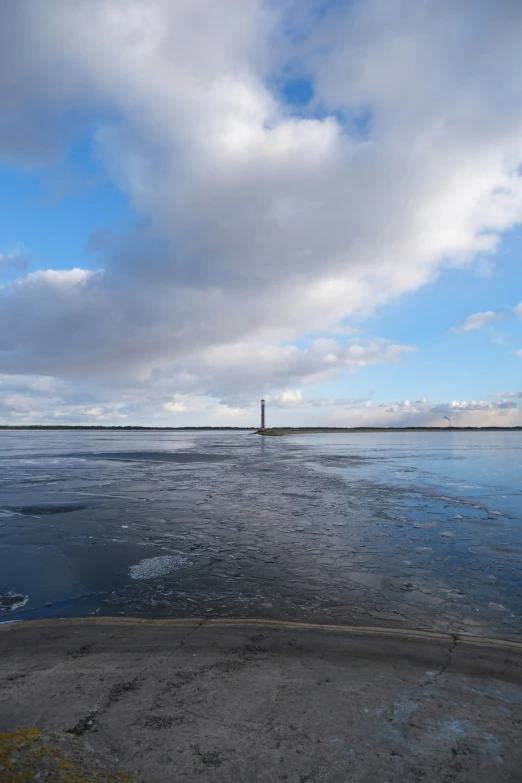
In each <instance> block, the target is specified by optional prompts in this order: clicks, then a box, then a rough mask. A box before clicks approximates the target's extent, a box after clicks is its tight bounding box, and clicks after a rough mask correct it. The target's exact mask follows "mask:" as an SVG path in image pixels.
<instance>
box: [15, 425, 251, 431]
mask: <svg viewBox="0 0 522 783" xmlns="http://www.w3.org/2000/svg"><path fill="white" fill-rule="evenodd" d="M255 429H256V427H140V426H119V425H115V426H109V425H104V424H0V430H88V431H91V430H117V431H118V432H120V431H122V430H123V431H126V432H127V431H129V430H130V431H143V430H146V431H150V430H152V431H161V432H163V431H167V432H172V431H173V432H178V431H183V432H184V431H192V430H196V431H199V430H250V431H252V430H255Z"/></svg>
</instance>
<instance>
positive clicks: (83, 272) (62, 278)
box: [13, 267, 99, 288]
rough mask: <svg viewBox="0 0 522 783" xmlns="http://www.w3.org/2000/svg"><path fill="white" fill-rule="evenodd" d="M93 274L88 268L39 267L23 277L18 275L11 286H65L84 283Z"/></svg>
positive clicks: (93, 275) (92, 276)
mask: <svg viewBox="0 0 522 783" xmlns="http://www.w3.org/2000/svg"><path fill="white" fill-rule="evenodd" d="M98 274H99V273H98ZM95 276H96V273H95V272H92V271H91V270H89V269H78V267H75V268H74V269H39V270H37V271H36V272H31V273H30V274H28V275H26V276H25V277H18V278H17V279H16V280H15V281H14V283H13V286H16V287H17V288H23V287H34V288H43V287H44V286H53V287H55V288H58V287H60V288H65V287H68V286H71V287H72V286H80V285H85V283H87V282H88V281H89V280H91V279H92V278H94V277H95Z"/></svg>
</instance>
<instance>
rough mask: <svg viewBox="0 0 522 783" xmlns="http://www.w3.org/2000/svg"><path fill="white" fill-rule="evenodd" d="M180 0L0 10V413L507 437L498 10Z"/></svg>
mask: <svg viewBox="0 0 522 783" xmlns="http://www.w3.org/2000/svg"><path fill="white" fill-rule="evenodd" d="M196 4H197V5H198V7H199V8H198V9H197V10H198V13H196V14H195V13H194V8H193V7H191V6H190V4H188V3H184V2H181V3H179V4H176V7H173V6H172V5H171V4H170V3H168V2H167V0H151V2H148V3H145V2H143V4H141V5H140V4H139V3H138V4H136V3H134V4H133V3H131V2H130V0H120V2H116V0H96V3H95V4H94V5H93V7H92V9H91V10H92V13H91V14H90V16H89V17H88V19H86V18H85V17H84V16H83V14H84V11H85V9H84V6H83V4H82V3H81V2H80V0H72V1H71V2H70V3H68V4H64V3H63V2H62V0H50V1H49V4H48V5H47V6H46V9H47V10H48V13H47V14H42V10H41V9H40V8H39V6H38V4H37V3H35V2H32V1H31V0H30V1H29V2H28V3H27V4H26V5H25V6H24V8H20V7H15V6H14V5H13V6H11V7H10V8H9V9H4V10H3V11H2V14H3V21H4V23H5V24H4V29H7V30H10V31H11V33H12V34H11V37H10V39H9V41H6V42H5V46H4V47H3V50H2V53H0V70H1V72H2V73H3V74H4V76H2V77H1V78H0V93H1V94H2V95H1V97H2V99H3V103H2V105H3V106H4V107H5V111H4V116H5V118H6V119H5V120H4V122H3V124H0V254H1V255H0V284H1V286H2V287H1V288H0V300H1V301H0V329H1V332H2V335H3V338H2V342H1V343H0V379H1V380H0V421H2V422H4V423H9V422H26V423H34V422H46V421H53V422H54V421H63V422H78V423H85V422H92V423H96V422H100V423H139V424H146V423H151V424H159V423H163V424H172V425H183V424H198V423H201V424H212V423H214V424H218V423H226V424H238V425H249V424H250V423H251V422H253V421H255V419H256V417H257V401H258V400H259V398H260V396H261V395H264V396H266V398H267V400H268V404H269V406H270V410H271V412H272V413H271V415H272V418H273V421H274V423H278V424H279V423H284V422H285V421H288V422H289V423H293V424H313V423H318V424H354V425H355V424H372V425H378V426H392V425H399V424H405V425H411V424H416V423H417V424H438V423H440V422H441V421H443V416H444V415H446V413H448V412H450V413H451V415H452V418H453V420H454V423H461V424H476V425H486V424H497V425H499V424H506V425H514V424H518V425H520V424H522V417H521V414H520V407H519V404H520V403H519V400H521V399H522V396H521V394H522V393H521V389H522V387H521V384H520V377H522V376H521V369H522V356H521V355H519V354H520V352H521V351H522V307H519V308H518V310H517V306H518V305H520V304H521V303H522V264H521V246H522V245H521V239H522V228H521V226H520V224H521V222H522V184H521V177H520V170H521V169H520V166H521V165H522V144H521V142H520V138H522V137H521V135H520V128H521V127H522V109H521V108H520V106H519V101H518V94H519V93H518V90H519V87H520V77H519V75H518V74H519V73H520V72H522V71H521V70H520V68H518V69H517V62H518V60H520V59H521V56H520V54H519V49H520V47H519V46H518V42H517V40H516V36H515V37H512V35H511V32H510V31H511V30H512V28H513V27H514V26H515V25H516V21H517V18H518V16H519V13H518V11H517V9H516V8H514V7H513V6H512V4H510V3H508V0H505V3H504V2H503V4H505V6H506V7H505V9H504V11H505V13H504V14H503V15H500V16H499V18H498V20H496V21H495V22H494V23H492V24H491V26H490V27H488V30H485V28H484V25H483V13H484V12H488V9H487V8H485V7H484V8H483V7H481V9H480V12H479V10H478V9H477V6H476V4H474V3H472V2H471V0H469V1H468V0H466V2H463V3H462V4H461V5H460V6H459V8H458V9H456V8H455V7H454V6H453V5H452V4H451V3H450V2H449V0H447V2H446V0H444V2H439V3H437V2H434V0H433V1H432V0H430V1H429V2H426V3H425V4H423V6H422V7H419V8H416V9H415V10H414V9H410V10H408V9H406V8H405V6H404V4H403V3H402V2H399V0H397V1H396V2H392V3H391V4H389V6H388V9H387V12H386V13H383V7H382V3H381V2H380V0H363V1H362V2H361V3H357V4H341V3H331V4H330V3H329V4H323V3H318V2H314V0H309V2H307V3H304V4H303V5H302V6H300V7H299V8H296V7H295V6H294V5H293V4H292V3H290V2H285V1H284V0H281V2H274V3H272V4H271V6H270V7H268V6H266V5H265V4H263V3H262V2H261V0H249V2H248V3H246V4H244V3H243V4H242V3H240V2H239V0H226V2H224V3H223V4H222V5H220V7H219V8H217V7H216V6H215V5H212V4H211V3H210V0H196ZM482 5H483V6H488V5H491V9H489V10H491V11H493V3H492V0H491V2H489V0H485V2H484V3H483V4H482ZM510 14H511V15H512V18H511V17H510ZM231 20H234V25H231ZM458 30H461V31H466V37H465V39H462V40H463V41H464V42H463V43H462V45H459V46H457V43H456V39H454V35H455V31H457V32H458ZM17 35H18V36H20V37H21V38H20V41H21V40H22V39H23V40H24V41H26V42H28V43H29V44H30V51H31V56H30V57H29V58H27V59H26V60H22V58H21V57H20V54H19V53H20V51H21V48H20V47H21V44H20V41H17ZM485 35H486V36H487V40H486V41H485V39H484V36H485ZM457 37H458V36H457ZM479 41H480V42H482V44H483V45H484V43H485V44H486V48H485V55H484V57H485V58H486V60H487V62H488V68H489V70H488V71H484V68H483V63H482V60H481V59H480V58H479V57H478V54H477V43H478V42H479ZM441 57H444V60H443V61H442V60H441ZM2 58H3V59H4V60H5V62H4V64H3V69H2ZM519 65H522V63H519ZM493 77H494V78H493ZM426 85H428V86H429V89H428V90H427V89H426ZM499 85H501V86H500V87H499ZM405 95H407V96H408V99H407V100H405V98H404V96H405ZM488 237H489V239H488Z"/></svg>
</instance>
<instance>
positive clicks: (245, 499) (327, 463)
mask: <svg viewBox="0 0 522 783" xmlns="http://www.w3.org/2000/svg"><path fill="white" fill-rule="evenodd" d="M92 614H94V615H145V616H159V617H165V616H169V617H170V616H174V617H176V616H180V617H182V616H188V615H198V616H225V617H237V616H239V617H252V616H256V617H273V618H281V619H294V620H307V621H315V622H326V623H350V624H353V623H357V624H362V625H383V626H392V625H393V626H403V627H414V628H422V629H436V630H444V631H451V632H454V633H457V632H466V633H474V634H482V635H496V636H503V637H514V638H518V637H520V636H521V634H522V433H520V432H499V433H495V432H484V433H479V432H472V433H437V432H436V433H418V432H417V433H388V434H386V433H380V434H379V433H357V434H355V433H354V434H333V433H332V434H322V435H296V436H288V437H283V438H262V437H260V436H257V435H252V434H249V433H246V432H196V433H192V432H190V433H188V432H187V433H172V432H151V433H140V432H127V433H121V434H120V433H115V432H107V433H104V432H94V433H89V432H74V431H64V432H38V433H33V432H27V431H20V432H14V431H11V432H5V431H4V432H2V433H0V618H1V619H3V620H14V619H26V618H30V617H64V616H75V615H92Z"/></svg>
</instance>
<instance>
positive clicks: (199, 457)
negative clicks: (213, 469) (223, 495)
mask: <svg viewBox="0 0 522 783" xmlns="http://www.w3.org/2000/svg"><path fill="white" fill-rule="evenodd" d="M69 456H75V457H84V458H89V459H107V460H115V461H118V462H175V463H179V464H187V463H192V462H224V461H225V460H227V459H230V456H229V455H228V454H202V453H197V452H193V451H187V452H183V451H100V452H90V453H85V454H74V455H72V454H71V455H69Z"/></svg>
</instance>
